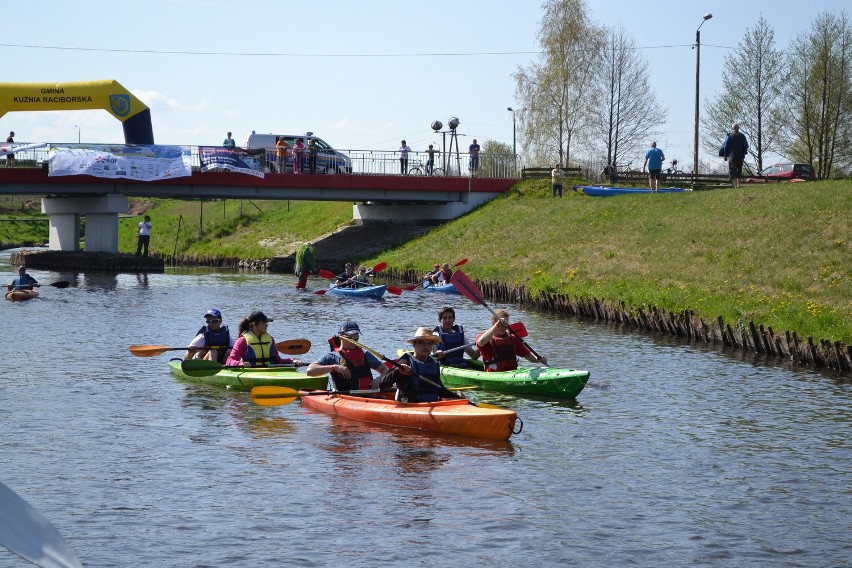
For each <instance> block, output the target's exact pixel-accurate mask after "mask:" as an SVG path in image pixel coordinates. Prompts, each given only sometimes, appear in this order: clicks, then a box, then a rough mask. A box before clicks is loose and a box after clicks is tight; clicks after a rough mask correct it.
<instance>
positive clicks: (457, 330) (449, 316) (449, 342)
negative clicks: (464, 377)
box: [432, 306, 479, 369]
mask: <svg viewBox="0 0 852 568" xmlns="http://www.w3.org/2000/svg"><path fill="white" fill-rule="evenodd" d="M438 322H440V325H438V326H436V327H435V329H433V330H432V331H434V332H435V333H436V334H437V335H438V337H439V338H440V342H439V343H438V344H436V345H435V353H434V355H435V358H436V359H437V360H438V361H440V362H441V364H442V365H448V366H450V367H460V368H462V369H465V368H467V366H468V365H467V363H466V362H465V358H464V354H465V353H467V354H468V356H470V358H471V359H479V350H478V349H476V348H474V347H473V346H470V347H466V348H464V349H460V350H458V351H455V352H453V353H450V354H449V355H446V356H444V351H449V350H450V349H455V348H457V347H461V346H463V345H467V341H466V340H465V337H464V328H463V327H462V326H460V325H456V311H455V310H454V309H453V308H451V307H449V306H445V307H443V308H441V310H440V311H439V312H438Z"/></svg>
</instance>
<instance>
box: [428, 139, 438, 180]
mask: <svg viewBox="0 0 852 568" xmlns="http://www.w3.org/2000/svg"><path fill="white" fill-rule="evenodd" d="M437 152H439V150H436V149H435V145H434V144H429V147H428V148H427V149H426V175H427V176H431V175H432V171H433V170H434V169H435V154H436V153H437Z"/></svg>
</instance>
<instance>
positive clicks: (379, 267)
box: [372, 262, 388, 272]
mask: <svg viewBox="0 0 852 568" xmlns="http://www.w3.org/2000/svg"><path fill="white" fill-rule="evenodd" d="M387 267H388V263H387V262H380V263H378V264H377V265H376V266H374V267H373V268H372V272H381V271H382V270H384V269H385V268H387Z"/></svg>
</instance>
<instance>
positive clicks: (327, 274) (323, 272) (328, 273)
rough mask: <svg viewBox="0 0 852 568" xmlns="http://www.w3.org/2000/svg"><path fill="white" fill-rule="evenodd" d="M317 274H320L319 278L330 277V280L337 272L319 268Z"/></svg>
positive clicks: (335, 276)
mask: <svg viewBox="0 0 852 568" xmlns="http://www.w3.org/2000/svg"><path fill="white" fill-rule="evenodd" d="M319 276H320V278H330V279H332V280H333V279H335V278H337V274H335V273H334V272H332V271H330V270H320V271H319Z"/></svg>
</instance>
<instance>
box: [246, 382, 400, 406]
mask: <svg viewBox="0 0 852 568" xmlns="http://www.w3.org/2000/svg"><path fill="white" fill-rule="evenodd" d="M395 390H396V389H384V390H370V389H364V390H348V391H324V390H318V391H304V392H299V391H297V390H295V389H291V388H288V387H276V386H262V387H254V388H253V389H251V400H252V402H253V403H255V404H259V405H260V406H282V405H285V404H290V403H291V402H293V401H294V400H296V399H297V398H299V397H302V396H322V395H326V394H352V395H360V394H376V393H380V392H392V391H395Z"/></svg>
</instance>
